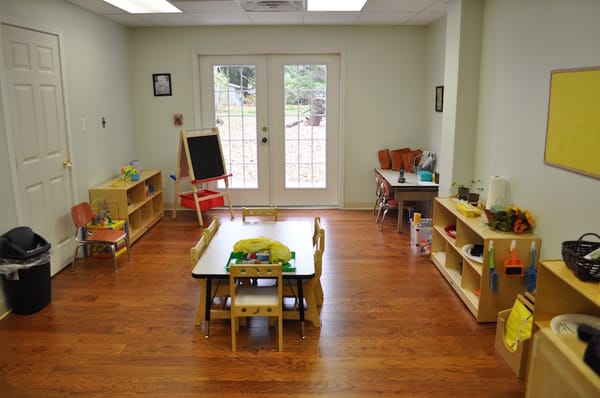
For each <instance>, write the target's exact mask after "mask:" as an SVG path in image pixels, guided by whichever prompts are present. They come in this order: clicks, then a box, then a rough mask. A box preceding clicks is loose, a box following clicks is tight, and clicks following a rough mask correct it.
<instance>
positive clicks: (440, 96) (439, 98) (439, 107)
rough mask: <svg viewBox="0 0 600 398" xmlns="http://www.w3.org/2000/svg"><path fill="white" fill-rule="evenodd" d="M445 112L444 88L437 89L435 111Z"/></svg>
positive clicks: (437, 87) (438, 87)
mask: <svg viewBox="0 0 600 398" xmlns="http://www.w3.org/2000/svg"><path fill="white" fill-rule="evenodd" d="M443 110H444V86H436V87H435V111H436V112H442V111H443Z"/></svg>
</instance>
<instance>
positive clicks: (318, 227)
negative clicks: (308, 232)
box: [312, 216, 321, 247]
mask: <svg viewBox="0 0 600 398" xmlns="http://www.w3.org/2000/svg"><path fill="white" fill-rule="evenodd" d="M314 225H315V228H314V230H313V237H312V240H313V247H315V246H316V245H317V235H318V234H319V231H320V230H321V217H319V216H317V217H315V223H314Z"/></svg>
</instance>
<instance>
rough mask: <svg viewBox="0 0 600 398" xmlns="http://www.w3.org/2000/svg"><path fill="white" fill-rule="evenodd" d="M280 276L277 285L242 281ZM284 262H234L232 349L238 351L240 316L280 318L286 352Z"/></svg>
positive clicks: (231, 274) (231, 272)
mask: <svg viewBox="0 0 600 398" xmlns="http://www.w3.org/2000/svg"><path fill="white" fill-rule="evenodd" d="M250 278H251V279H254V280H257V279H262V278H268V279H272V278H276V279H277V285H276V286H272V287H257V286H252V285H250V284H249V283H240V281H241V280H243V279H250ZM281 282H282V277H281V264H232V265H230V268H229V290H230V292H231V350H232V351H233V352H235V351H236V343H237V332H238V331H239V318H245V317H250V316H267V317H277V321H278V323H277V332H278V340H279V351H283V296H282V290H281V286H282V284H281Z"/></svg>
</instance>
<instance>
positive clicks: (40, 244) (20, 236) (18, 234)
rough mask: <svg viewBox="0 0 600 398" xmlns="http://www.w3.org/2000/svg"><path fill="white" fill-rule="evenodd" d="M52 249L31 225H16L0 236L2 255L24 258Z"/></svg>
mask: <svg viewBox="0 0 600 398" xmlns="http://www.w3.org/2000/svg"><path fill="white" fill-rule="evenodd" d="M49 249H50V244H49V243H48V242H47V241H46V240H45V239H44V238H42V237H41V236H39V235H38V234H36V233H35V232H33V231H32V229H31V228H29V227H16V228H13V229H11V230H10V231H8V232H7V233H5V234H4V235H2V236H1V237H0V257H3V258H12V259H24V258H30V257H33V256H37V255H39V254H41V253H44V252H46V251H47V250H49Z"/></svg>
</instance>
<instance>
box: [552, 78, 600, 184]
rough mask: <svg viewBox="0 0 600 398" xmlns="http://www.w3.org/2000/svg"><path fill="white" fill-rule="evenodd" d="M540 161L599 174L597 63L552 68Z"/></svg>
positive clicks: (599, 81)
mask: <svg viewBox="0 0 600 398" xmlns="http://www.w3.org/2000/svg"><path fill="white" fill-rule="evenodd" d="M544 162H545V163H546V164H548V165H551V166H556V167H561V168H564V169H567V170H570V171H573V172H576V173H581V174H585V175H588V176H591V177H595V178H600V67H594V68H581V69H564V70H555V71H552V73H551V75H550V98H549V104H548V124H547V129H546V148H545V152H544Z"/></svg>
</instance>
